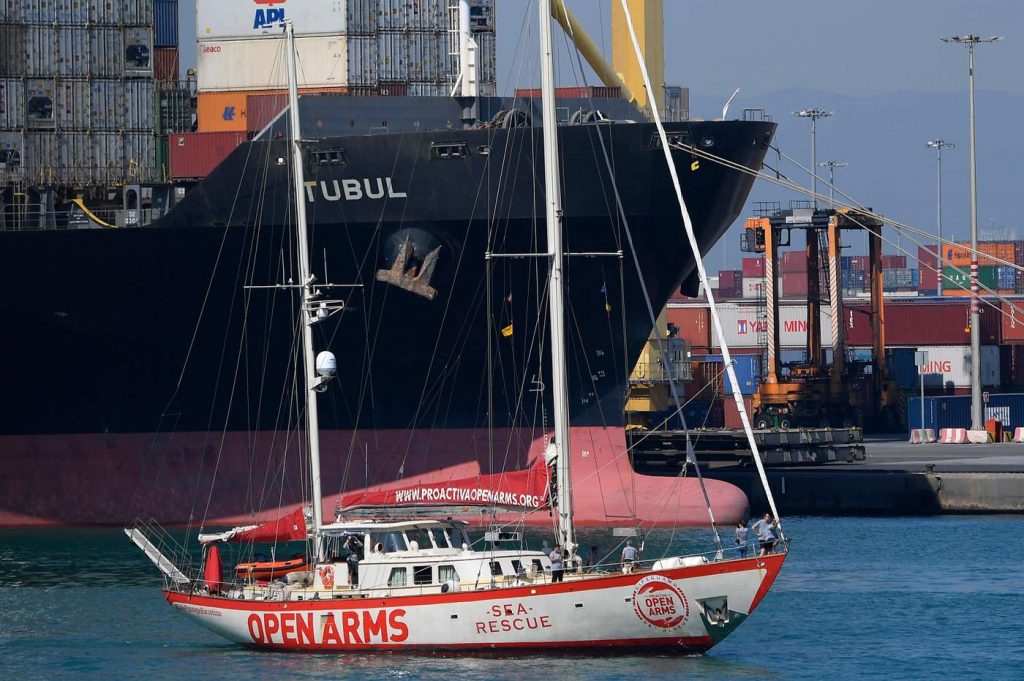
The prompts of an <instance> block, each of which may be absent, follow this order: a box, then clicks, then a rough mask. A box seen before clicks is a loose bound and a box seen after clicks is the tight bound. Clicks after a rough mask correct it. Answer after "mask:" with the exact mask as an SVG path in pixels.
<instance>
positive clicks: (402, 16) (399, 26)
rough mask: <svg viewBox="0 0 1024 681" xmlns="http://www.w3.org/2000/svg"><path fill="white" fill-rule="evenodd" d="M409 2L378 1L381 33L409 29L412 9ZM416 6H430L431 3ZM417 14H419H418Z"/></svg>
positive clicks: (397, 0)
mask: <svg viewBox="0 0 1024 681" xmlns="http://www.w3.org/2000/svg"><path fill="white" fill-rule="evenodd" d="M410 4H414V3H411V2H408V0H378V3H377V29H378V30H380V31H405V30H407V29H408V28H409V15H410V14H412V13H413V12H412V8H411V7H409V5H410ZM415 4H417V5H419V4H424V5H427V4H430V3H429V2H423V3H419V2H416V3H415ZM417 14H419V13H418V12H417Z"/></svg>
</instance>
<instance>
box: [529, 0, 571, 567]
mask: <svg viewBox="0 0 1024 681" xmlns="http://www.w3.org/2000/svg"><path fill="white" fill-rule="evenodd" d="M538 14H539V17H540V34H539V35H540V52H541V62H540V83H541V118H542V121H543V130H544V198H545V201H544V204H545V208H546V220H547V239H548V257H549V258H550V269H549V276H548V311H549V312H550V314H551V392H552V395H553V396H554V403H555V405H554V420H555V441H554V449H555V457H554V459H555V484H556V486H557V490H558V496H557V499H556V503H557V504H558V535H559V539H560V540H561V541H560V542H559V543H560V544H561V545H562V550H563V552H564V553H565V554H566V556H567V557H568V556H571V555H572V554H574V553H575V551H576V533H575V530H574V529H573V525H572V482H571V478H570V475H569V458H570V455H569V396H568V387H567V385H566V380H565V373H566V372H565V311H564V309H565V302H564V300H563V293H564V291H563V283H562V263H563V260H564V255H563V253H562V197H561V193H560V187H559V180H560V178H561V175H560V172H559V168H558V121H557V120H556V119H555V67H554V57H553V55H552V49H551V0H540V8H539V10H538Z"/></svg>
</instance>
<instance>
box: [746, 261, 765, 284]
mask: <svg viewBox="0 0 1024 681" xmlns="http://www.w3.org/2000/svg"><path fill="white" fill-rule="evenodd" d="M742 270H743V277H744V278H746V277H753V278H755V279H757V278H763V277H764V258H743V267H742Z"/></svg>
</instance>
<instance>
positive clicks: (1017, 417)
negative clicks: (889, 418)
mask: <svg viewBox="0 0 1024 681" xmlns="http://www.w3.org/2000/svg"><path fill="white" fill-rule="evenodd" d="M983 410H984V411H983V414H982V416H983V418H984V419H985V420H988V419H997V420H999V421H1000V422H1001V423H1002V425H1003V430H1010V431H1011V432H1012V431H1013V429H1014V428H1017V427H1021V426H1024V394H1021V393H1009V394H999V393H992V394H990V395H989V400H988V403H987V404H984V405H983ZM924 412H925V413H924V420H925V426H924V427H925V428H931V429H933V430H935V432H936V433H938V431H939V429H941V428H970V427H971V396H970V395H964V396H949V397H925V398H924ZM907 421H908V427H909V428H910V429H915V428H920V427H921V398H919V397H911V398H910V399H908V400H907Z"/></svg>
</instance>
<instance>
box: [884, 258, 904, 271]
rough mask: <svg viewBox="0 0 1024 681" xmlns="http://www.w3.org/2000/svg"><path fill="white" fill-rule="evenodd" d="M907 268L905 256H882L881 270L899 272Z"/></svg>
mask: <svg viewBox="0 0 1024 681" xmlns="http://www.w3.org/2000/svg"><path fill="white" fill-rule="evenodd" d="M906 266H907V256H905V255H883V256H882V269H885V270H900V269H904V268H905V267H906Z"/></svg>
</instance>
